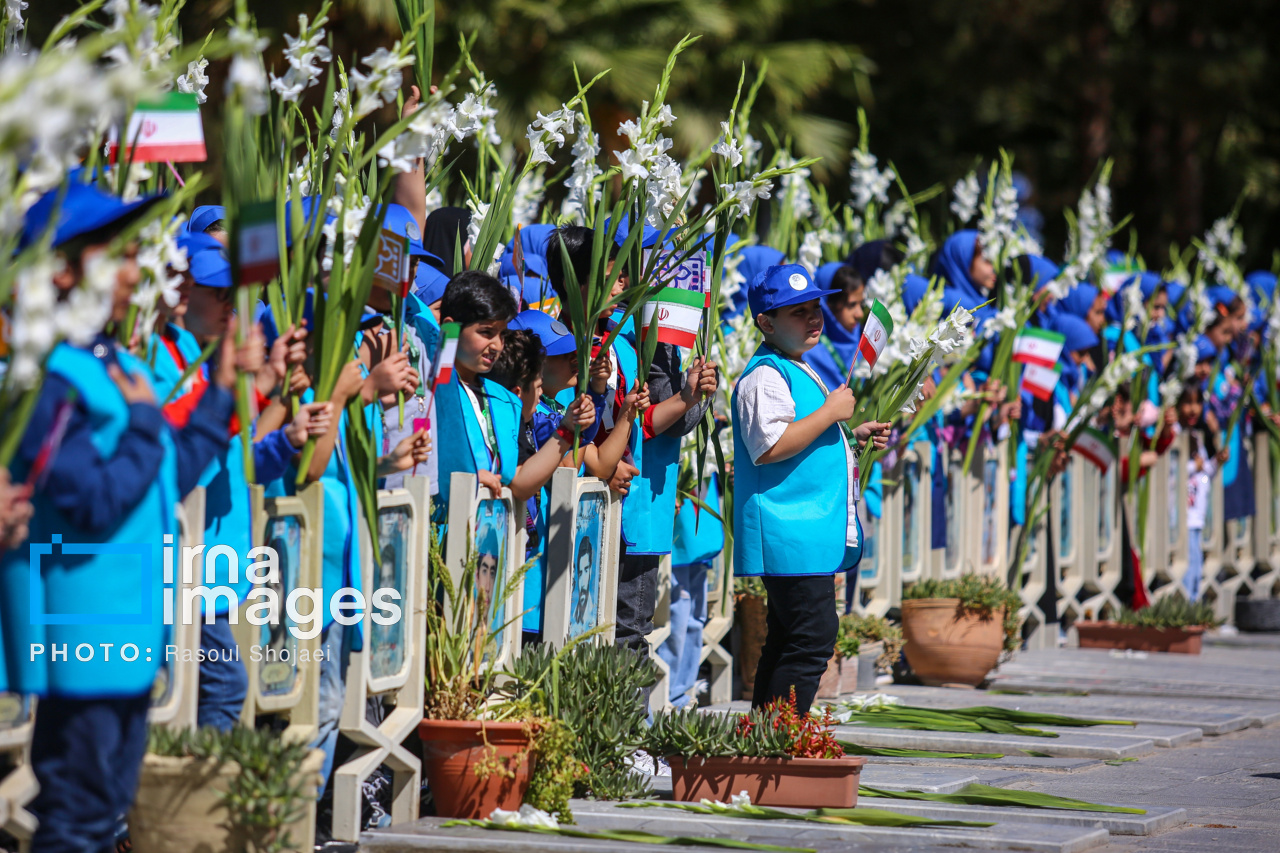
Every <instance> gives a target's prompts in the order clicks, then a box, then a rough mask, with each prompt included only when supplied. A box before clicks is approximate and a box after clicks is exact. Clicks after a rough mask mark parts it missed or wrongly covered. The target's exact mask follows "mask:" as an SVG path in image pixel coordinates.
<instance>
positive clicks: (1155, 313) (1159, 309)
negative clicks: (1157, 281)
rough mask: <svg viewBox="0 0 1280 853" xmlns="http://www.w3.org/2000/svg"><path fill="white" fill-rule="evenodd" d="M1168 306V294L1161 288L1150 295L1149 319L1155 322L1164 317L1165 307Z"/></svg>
mask: <svg viewBox="0 0 1280 853" xmlns="http://www.w3.org/2000/svg"><path fill="white" fill-rule="evenodd" d="M1168 307H1169V294H1168V293H1165V292H1164V291H1163V290H1162V291H1160V292H1159V293H1157V294H1156V295H1155V296H1153V297H1151V320H1152V322H1156V321H1159V320H1163V319H1164V314H1165V309H1167V308H1168Z"/></svg>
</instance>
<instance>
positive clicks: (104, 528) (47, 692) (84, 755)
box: [0, 185, 249, 853]
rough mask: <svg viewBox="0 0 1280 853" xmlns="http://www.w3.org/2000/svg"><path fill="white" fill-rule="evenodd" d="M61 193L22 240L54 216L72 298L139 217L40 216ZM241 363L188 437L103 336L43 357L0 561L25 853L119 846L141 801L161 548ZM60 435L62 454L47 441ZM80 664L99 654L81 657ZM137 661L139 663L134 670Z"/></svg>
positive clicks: (93, 200)
mask: <svg viewBox="0 0 1280 853" xmlns="http://www.w3.org/2000/svg"><path fill="white" fill-rule="evenodd" d="M59 192H60V191H57V190H55V191H53V192H52V193H50V194H48V195H47V196H46V197H45V198H44V199H42V200H41V202H38V203H37V206H36V207H34V208H33V209H32V210H31V211H28V219H27V225H28V229H29V230H30V231H32V232H34V234H39V233H41V232H43V231H44V230H45V226H46V224H48V223H49V220H50V219H51V218H52V216H53V215H54V213H55V212H56V213H57V214H58V216H59V220H58V222H56V223H55V224H54V229H53V230H54V239H53V245H54V246H55V248H57V250H58V252H59V254H60V255H62V256H63V258H64V259H65V260H66V261H67V263H66V265H65V266H64V267H63V268H61V269H60V270H59V271H58V272H57V274H56V276H55V280H54V285H55V287H56V288H57V289H58V290H59V291H61V292H63V293H67V292H70V291H71V290H73V289H74V288H76V287H77V286H79V284H80V281H81V280H82V278H83V275H84V272H83V271H84V269H85V268H86V266H87V264H88V263H89V262H91V261H90V259H91V258H93V257H94V256H101V255H102V254H103V253H105V252H106V251H107V250H108V248H109V246H110V244H111V243H112V242H113V240H114V238H115V237H116V236H117V234H118V233H119V232H120V230H121V229H122V228H123V227H124V226H125V225H126V224H127V223H128V222H129V221H130V220H131V219H133V218H134V217H135V216H136V214H137V212H138V211H139V210H140V209H141V208H142V207H144V206H145V203H144V204H142V205H137V204H135V205H129V204H123V203H121V202H120V201H119V200H118V199H116V198H114V197H111V196H107V195H105V194H103V193H100V192H98V191H97V190H96V189H94V188H92V187H86V186H83V185H72V186H71V187H69V188H67V190H66V199H65V201H64V204H63V205H62V206H61V207H59V206H58V205H57V204H56V201H54V202H53V203H49V204H45V202H50V200H51V199H53V200H56V198H57V197H58V195H59ZM136 252H137V247H136V245H131V246H127V247H126V248H125V251H124V256H123V262H122V263H121V265H120V267H119V269H118V271H117V274H116V290H115V294H114V298H113V302H112V306H111V315H110V320H111V321H113V322H115V323H120V322H123V321H124V320H125V318H126V317H127V315H128V312H129V304H130V296H131V293H132V290H133V288H134V287H135V286H136V285H137V282H138V280H139V275H138V266H137V261H136ZM248 357H249V353H248V351H247V348H240V350H238V351H237V350H235V349H233V348H231V347H228V348H226V349H225V350H224V351H223V352H222V353H221V354H220V356H219V359H218V361H217V362H216V369H215V370H214V375H213V385H212V387H211V388H210V390H209V391H208V393H206V394H205V396H204V399H203V400H202V401H201V404H200V407H199V408H198V410H197V412H196V413H195V417H194V418H193V423H192V427H191V428H189V429H186V430H181V431H176V430H172V429H171V428H169V427H168V426H167V425H166V424H165V422H164V419H163V417H162V416H161V413H160V410H159V408H158V406H157V404H156V399H155V394H154V392H153V390H152V386H151V382H150V381H149V379H148V376H147V370H146V368H145V365H143V364H142V362H141V361H139V360H138V359H136V358H134V357H132V356H131V355H130V354H129V353H128V352H127V351H125V350H124V349H123V348H121V347H120V346H119V345H118V344H117V343H116V342H115V341H114V340H113V339H112V338H111V337H109V336H107V335H105V334H99V335H97V337H96V338H95V339H93V340H92V341H89V342H88V343H87V345H85V346H73V345H71V344H68V343H62V344H59V345H58V346H57V347H55V349H54V351H53V353H52V354H51V355H50V357H49V361H48V376H47V377H46V379H45V382H44V384H43V386H42V387H41V389H40V397H39V399H38V401H37V403H36V406H35V410H34V413H33V415H32V418H31V421H30V423H29V425H28V428H27V432H26V433H25V435H24V437H23V439H22V442H21V444H20V446H19V448H18V452H17V455H16V458H15V460H14V464H13V471H14V474H15V476H16V477H18V478H20V479H27V478H30V479H31V480H32V481H33V482H34V483H35V494H34V497H33V503H34V505H35V516H34V518H33V519H32V522H31V526H30V536H29V542H30V545H31V547H29V548H28V547H25V546H24V547H19V548H16V549H14V550H10V551H8V552H7V553H5V554H4V555H3V559H0V631H2V632H3V636H4V642H3V643H0V645H2V646H3V648H4V650H5V654H6V656H5V659H4V660H3V661H2V662H0V689H7V690H13V691H16V692H20V693H29V694H35V695H38V696H40V697H41V698H40V712H39V713H38V714H37V715H36V723H35V732H34V735H33V738H32V745H31V757H32V768H33V770H34V772H35V775H36V778H37V780H38V781H39V783H40V793H39V795H38V796H37V798H36V800H35V802H34V803H33V804H32V806H31V810H32V812H33V813H34V814H35V815H36V817H37V818H38V819H39V821H40V825H39V828H38V829H37V831H36V835H35V838H34V841H33V849H36V850H41V851H52V853H63V851H77V852H78V851H85V850H107V849H111V848H112V846H113V843H114V841H115V832H116V827H117V820H118V818H119V816H120V815H121V814H123V813H125V812H126V811H128V809H129V806H130V804H131V802H132V799H133V796H134V792H135V790H136V788H137V782H138V774H139V769H140V767H141V763H142V757H143V754H144V753H145V751H146V740H147V709H148V707H149V705H150V694H151V688H152V685H153V683H154V682H155V678H156V674H157V671H158V669H159V666H160V660H161V657H160V656H161V655H162V654H163V650H164V647H165V642H166V628H165V626H164V624H163V622H162V612H163V608H162V607H161V599H162V597H163V587H162V585H161V584H160V582H159V581H158V579H159V578H160V576H161V566H160V553H161V548H162V546H163V545H164V544H174V543H173V541H172V540H170V541H168V542H164V541H162V540H163V539H164V538H165V537H174V538H175V539H176V536H177V533H178V531H177V529H176V526H175V525H176V522H175V516H174V512H173V508H174V504H175V503H176V502H177V501H179V500H181V499H182V498H183V496H184V495H185V494H186V493H187V492H189V491H190V490H191V489H192V488H193V487H194V486H195V485H196V484H197V481H198V478H199V476H200V472H201V471H202V470H204V468H205V467H206V466H207V465H208V463H209V461H210V460H211V459H212V458H213V457H214V456H215V455H216V454H217V453H218V452H220V451H221V450H222V449H223V448H225V446H226V442H227V424H228V422H229V420H230V417H231V414H232V410H233V398H232V395H231V392H230V388H231V387H232V385H233V384H234V381H235V376H236V369H237V362H238V361H240V362H245V363H247V359H248ZM55 424H57V425H58V426H59V428H60V429H61V431H62V440H61V442H60V443H59V442H58V441H57V440H56V439H51V438H50V436H51V435H57V434H58V432H59V429H55ZM68 546H70V547H68ZM111 546H116V547H111ZM126 549H132V550H126ZM33 556H34V557H36V558H37V559H39V561H40V569H41V571H40V572H38V573H32V571H31V560H32V558H33ZM140 562H141V566H140V565H139V564H140ZM139 568H141V569H142V571H139ZM33 582H34V584H35V585H34V586H33ZM140 602H141V613H142V614H143V615H142V617H141V618H140V619H139V618H134V619H132V620H130V619H123V620H122V619H121V618H120V616H121V615H125V616H128V615H130V614H133V615H135V616H136V614H138V613H139V611H140ZM33 606H34V609H33ZM146 614H150V615H149V617H148V616H147V615H146ZM37 649H41V650H43V651H42V653H41V654H39V655H35V654H32V652H33V651H35V650H37ZM66 650H74V651H73V653H72V654H70V655H68V654H66ZM86 650H92V651H93V652H94V653H93V654H92V655H90V656H89V657H88V658H85V657H83V653H84V652H85V651H86ZM131 650H134V651H136V652H138V654H135V655H134V656H133V657H132V658H130V657H129V654H130V651H131ZM144 650H146V651H144ZM60 652H61V653H60ZM78 653H79V654H78Z"/></svg>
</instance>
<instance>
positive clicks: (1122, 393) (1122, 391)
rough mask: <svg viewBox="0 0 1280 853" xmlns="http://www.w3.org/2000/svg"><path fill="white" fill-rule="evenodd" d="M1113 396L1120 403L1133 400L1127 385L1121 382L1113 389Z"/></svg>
mask: <svg viewBox="0 0 1280 853" xmlns="http://www.w3.org/2000/svg"><path fill="white" fill-rule="evenodd" d="M1115 397H1116V399H1117V400H1119V401H1121V402H1122V403H1132V402H1133V400H1132V399H1131V398H1130V396H1129V386H1128V385H1126V384H1125V383H1123V382H1121V383H1120V386H1119V387H1118V388H1116V390H1115Z"/></svg>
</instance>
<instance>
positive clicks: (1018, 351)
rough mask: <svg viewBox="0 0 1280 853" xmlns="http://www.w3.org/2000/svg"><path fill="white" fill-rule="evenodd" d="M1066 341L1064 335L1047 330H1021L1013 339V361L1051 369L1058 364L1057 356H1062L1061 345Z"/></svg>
mask: <svg viewBox="0 0 1280 853" xmlns="http://www.w3.org/2000/svg"><path fill="white" fill-rule="evenodd" d="M1066 340H1067V337H1066V335H1062V334H1059V333H1058V332H1050V331H1049V330H1047V329H1023V330H1022V331H1021V332H1020V333H1019V334H1018V337H1016V338H1014V339H1013V360H1014V361H1019V362H1022V363H1023V364H1038V365H1040V366H1041V367H1053V366H1054V365H1055V364H1057V363H1058V356H1060V355H1062V345H1063V344H1064V343H1065V342H1066Z"/></svg>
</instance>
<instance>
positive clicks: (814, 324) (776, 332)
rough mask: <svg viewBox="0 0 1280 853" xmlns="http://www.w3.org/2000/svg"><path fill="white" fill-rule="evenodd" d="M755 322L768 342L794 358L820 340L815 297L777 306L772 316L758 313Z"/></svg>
mask: <svg viewBox="0 0 1280 853" xmlns="http://www.w3.org/2000/svg"><path fill="white" fill-rule="evenodd" d="M756 322H757V323H759V324H760V330H761V331H762V332H764V335H765V338H766V339H767V340H768V341H769V344H770V345H771V346H773V347H774V348H776V349H777V350H779V351H780V352H783V353H786V354H787V355H789V356H792V357H794V358H798V357H800V356H801V355H803V354H804V353H806V352H808V351H809V350H811V349H813V348H814V347H815V346H817V345H818V342H819V341H820V340H822V308H821V307H819V305H818V300H816V299H811V300H809V301H808V302H801V303H799V304H798V305H787V306H786V307H784V308H779V309H778V313H777V315H776V316H773V317H770V316H769V315H768V314H760V315H759V316H758V317H757V318H756Z"/></svg>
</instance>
